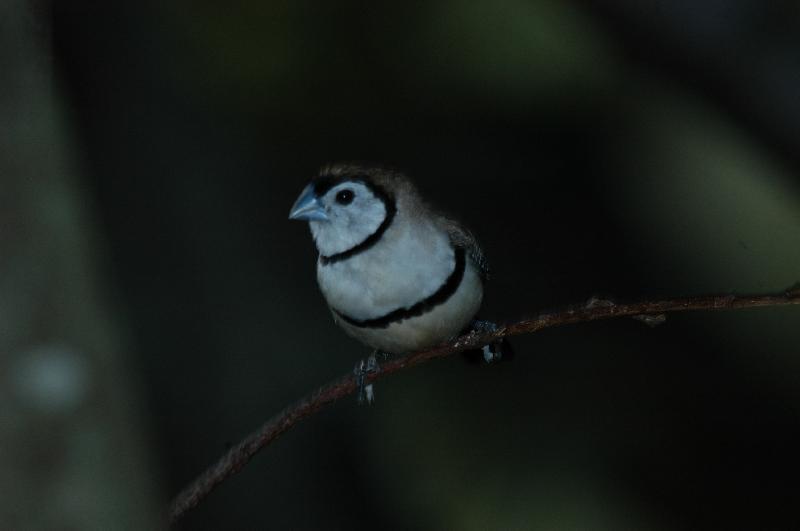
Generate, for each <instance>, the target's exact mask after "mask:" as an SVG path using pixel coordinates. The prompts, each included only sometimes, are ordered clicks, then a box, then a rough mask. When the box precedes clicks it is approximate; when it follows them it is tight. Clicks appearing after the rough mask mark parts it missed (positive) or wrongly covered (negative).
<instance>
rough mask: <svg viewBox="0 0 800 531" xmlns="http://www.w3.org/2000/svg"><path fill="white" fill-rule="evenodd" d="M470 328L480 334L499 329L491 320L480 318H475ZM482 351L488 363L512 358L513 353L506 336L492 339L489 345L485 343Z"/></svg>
mask: <svg viewBox="0 0 800 531" xmlns="http://www.w3.org/2000/svg"><path fill="white" fill-rule="evenodd" d="M470 328H471V329H472V331H473V332H477V333H478V334H485V333H491V332H496V331H497V328H498V327H497V325H496V324H495V323H493V322H491V321H483V320H480V319H475V320H473V321H472V323H471V324H470ZM481 353H482V354H483V360H484V361H485V362H486V363H497V362H498V361H500V360H502V359H504V358H505V359H507V360H508V359H511V357H512V355H513V353H512V350H511V345H510V344H509V343H508V341H507V340H506V338H504V337H501V338H500V339H498V340H496V341H492V342H491V343H489V344H488V345H484V346H483V347H482V348H481Z"/></svg>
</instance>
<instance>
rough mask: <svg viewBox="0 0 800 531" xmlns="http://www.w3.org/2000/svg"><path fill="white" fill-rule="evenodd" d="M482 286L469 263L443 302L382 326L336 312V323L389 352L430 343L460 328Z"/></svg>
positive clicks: (477, 303) (474, 306) (478, 301)
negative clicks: (358, 323)
mask: <svg viewBox="0 0 800 531" xmlns="http://www.w3.org/2000/svg"><path fill="white" fill-rule="evenodd" d="M482 298H483V286H482V283H481V280H480V278H479V276H478V274H477V272H476V271H475V269H474V268H473V267H472V266H471V265H470V266H468V267H467V268H466V271H465V272H464V277H463V279H462V281H461V283H460V285H459V287H458V289H456V291H455V292H454V293H453V294H452V295H451V296H450V297H449V298H448V299H447V300H446V301H444V302H442V303H441V304H438V305H436V306H433V307H432V308H430V309H428V310H427V311H426V312H425V313H423V314H421V315H418V316H414V317H409V318H406V319H402V320H398V321H394V322H392V323H390V324H389V325H388V326H386V327H383V328H377V327H360V326H355V325H353V324H350V323H348V322H346V321H344V320H342V319H340V318H338V317H337V316H336V314H335V313H334V318H336V321H337V324H339V326H341V327H342V328H343V329H344V330H345V332H347V333H348V334H349V335H351V336H352V337H354V338H356V339H358V340H359V341H361V342H363V343H365V344H367V345H369V346H371V347H373V348H376V349H378V350H381V351H383V352H388V353H392V354H400V353H405V352H413V351H417V350H421V349H424V348H428V347H432V346H434V345H437V344H439V343H442V342H444V341H447V340H448V339H451V338H453V337H455V336H457V335H458V334H459V333H460V332H462V331H463V330H464V329H465V328H466V326H467V325H468V324H469V322H470V321H471V320H472V318H473V317H474V316H475V314H476V313H477V312H478V309H479V308H480V305H481V300H482Z"/></svg>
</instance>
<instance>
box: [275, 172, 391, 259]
mask: <svg viewBox="0 0 800 531" xmlns="http://www.w3.org/2000/svg"><path fill="white" fill-rule="evenodd" d="M396 180H397V178H396V177H394V174H393V172H391V171H389V170H385V169H382V168H373V167H367V166H356V165H336V166H329V167H327V168H325V169H323V170H322V172H321V173H320V175H319V176H317V177H315V178H314V179H312V181H311V182H310V183H309V184H308V186H306V187H305V188H304V189H303V191H302V192H301V193H300V197H298V198H297V201H295V203H294V205H292V208H291V210H290V211H289V219H298V220H305V221H308V222H309V226H310V227H311V233H312V235H313V236H314V242H315V243H316V245H317V249H318V250H319V252H320V254H321V255H322V256H323V257H332V256H336V255H339V254H341V253H347V252H348V251H350V250H352V249H354V248H357V247H359V246H361V245H364V244H365V243H368V242H369V241H371V239H375V240H377V238H379V237H380V235H381V234H382V232H383V231H385V230H386V228H388V226H389V224H390V223H391V221H392V218H393V217H394V215H395V213H396V211H397V204H396V201H395V195H394V193H393V192H394V190H392V188H393V183H394V182H395V181H396Z"/></svg>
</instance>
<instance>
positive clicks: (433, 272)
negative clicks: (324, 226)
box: [317, 223, 455, 319]
mask: <svg viewBox="0 0 800 531" xmlns="http://www.w3.org/2000/svg"><path fill="white" fill-rule="evenodd" d="M454 265H455V255H454V252H453V249H452V246H451V244H450V240H449V238H448V236H447V234H445V233H444V232H442V231H439V230H438V229H437V228H436V227H434V226H432V225H428V224H418V225H412V224H410V223H405V224H402V226H399V224H394V225H393V226H392V227H390V228H389V230H387V232H386V234H384V237H383V238H381V240H380V241H378V242H377V243H376V244H375V245H374V246H373V247H371V248H370V249H368V250H366V251H364V252H363V253H360V254H357V255H355V256H352V257H350V258H348V259H346V260H342V261H340V262H334V263H332V264H328V265H322V264H318V265H317V280H318V281H319V285H320V288H321V290H322V293H323V295H324V296H325V299H326V300H327V301H328V304H329V305H330V306H333V307H334V308H336V309H337V310H338V311H340V312H342V313H345V314H347V315H348V316H350V317H352V318H354V319H372V318H375V317H380V316H382V315H385V314H387V313H389V312H391V311H394V310H396V309H398V308H404V307H409V306H411V305H413V304H415V303H416V302H418V301H421V300H422V299H424V298H426V297H429V296H430V295H433V294H434V293H435V292H436V291H437V290H438V289H439V288H440V287H441V286H442V284H443V283H444V282H445V281H446V280H447V277H448V276H449V275H450V273H451V272H452V271H453V268H454Z"/></svg>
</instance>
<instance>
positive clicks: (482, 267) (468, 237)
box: [440, 218, 489, 280]
mask: <svg viewBox="0 0 800 531" xmlns="http://www.w3.org/2000/svg"><path fill="white" fill-rule="evenodd" d="M440 220H441V224H442V226H443V227H444V229H445V230H446V231H447V234H448V235H449V236H450V241H451V242H453V245H455V246H458V247H463V248H464V249H465V250H466V251H467V256H469V258H470V260H472V263H473V264H475V267H477V268H478V271H479V272H480V275H481V279H482V280H488V279H489V262H488V260H487V259H486V256H485V255H484V254H483V251H482V250H481V247H480V245H478V240H477V239H476V238H475V235H474V234H472V233H471V232H470V231H469V230H467V229H465V228H464V227H462V226H461V225H459V224H458V223H457V222H455V221H453V220H451V219H447V218H440Z"/></svg>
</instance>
